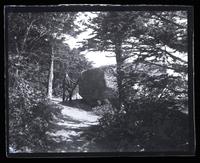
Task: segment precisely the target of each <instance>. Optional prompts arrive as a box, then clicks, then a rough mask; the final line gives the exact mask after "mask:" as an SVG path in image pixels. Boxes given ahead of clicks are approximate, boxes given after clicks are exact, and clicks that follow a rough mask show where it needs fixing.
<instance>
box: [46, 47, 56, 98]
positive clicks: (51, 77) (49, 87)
mask: <svg viewBox="0 0 200 163" xmlns="http://www.w3.org/2000/svg"><path fill="white" fill-rule="evenodd" d="M53 65H54V51H53V47H52V54H51V63H50V68H49V81H48V92H47V98H49V99H51V98H52V93H53Z"/></svg>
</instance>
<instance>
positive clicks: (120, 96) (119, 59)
mask: <svg viewBox="0 0 200 163" xmlns="http://www.w3.org/2000/svg"><path fill="white" fill-rule="evenodd" d="M115 54H116V63H117V87H118V108H117V109H118V110H120V109H121V107H122V102H123V88H122V80H123V73H122V70H121V69H122V67H121V66H122V64H123V60H122V50H121V43H120V42H118V43H116V45H115Z"/></svg>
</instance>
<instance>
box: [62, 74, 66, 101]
mask: <svg viewBox="0 0 200 163" xmlns="http://www.w3.org/2000/svg"><path fill="white" fill-rule="evenodd" d="M62 88H63V96H62V100H63V102H65V92H66V86H65V75H64V78H63V83H62Z"/></svg>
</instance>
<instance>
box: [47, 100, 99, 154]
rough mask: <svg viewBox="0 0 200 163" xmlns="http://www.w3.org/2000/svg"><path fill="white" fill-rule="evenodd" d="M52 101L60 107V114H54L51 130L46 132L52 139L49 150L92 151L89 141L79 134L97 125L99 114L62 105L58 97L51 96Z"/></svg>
mask: <svg viewBox="0 0 200 163" xmlns="http://www.w3.org/2000/svg"><path fill="white" fill-rule="evenodd" d="M52 102H53V103H54V104H56V105H57V106H58V107H59V108H60V109H61V115H60V116H58V117H57V116H54V119H53V121H52V130H51V131H50V132H48V133H47V134H48V137H49V139H50V140H52V145H51V146H52V147H51V149H50V150H49V152H59V153H60V152H88V151H89V152H92V151H91V147H90V146H91V144H90V142H88V141H87V140H86V139H85V138H84V137H83V136H81V134H82V133H83V132H84V131H85V130H87V129H88V128H89V127H90V126H92V125H97V124H98V118H99V116H97V115H96V114H94V113H93V112H92V111H85V110H83V109H80V108H75V107H69V106H65V105H62V104H61V99H58V98H53V99H52ZM95 151H96V150H95Z"/></svg>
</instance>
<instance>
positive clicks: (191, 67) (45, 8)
mask: <svg viewBox="0 0 200 163" xmlns="http://www.w3.org/2000/svg"><path fill="white" fill-rule="evenodd" d="M134 10H137V11H139V10H143V11H152V10H153V11H175V10H185V11H187V12H188V92H189V93H188V104H189V122H190V123H189V129H190V143H189V144H190V147H189V151H188V152H89V153H78V152H77V153H74V152H73V153H72V152H68V153H9V149H8V145H9V140H8V133H9V132H8V131H9V128H8V122H9V119H8V109H7V108H8V86H7V83H8V81H9V80H8V71H7V62H8V54H7V49H8V47H7V46H8V44H7V40H8V38H7V32H8V31H7V24H8V22H7V19H6V18H7V15H8V13H9V12H77V11H82V12H83V11H134ZM193 24H194V11H193V7H192V6H188V5H171V6H170V5H163V6H162V5H127V6H122V5H108V4H107V5H67V6H47V5H45V6H25V5H24V6H4V39H5V43H4V48H5V51H4V54H5V55H4V61H5V64H4V68H5V70H4V74H5V77H6V80H5V81H4V84H5V100H6V103H5V104H6V105H5V106H6V108H5V117H6V121H5V125H6V130H5V135H6V134H7V135H6V156H7V157H9V158H35V157H36V158H37V157H39V158H66V157H67V158H77V157H79V158H82V157H141V156H142V157H155V156H158V157H163V156H194V155H195V151H196V136H195V119H194V118H195V114H194V113H195V110H194V52H193V51H194V47H193V46H194V26H193ZM6 82H7V83H6Z"/></svg>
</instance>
